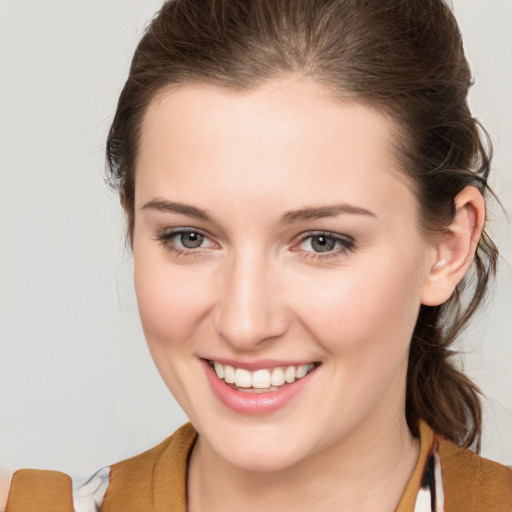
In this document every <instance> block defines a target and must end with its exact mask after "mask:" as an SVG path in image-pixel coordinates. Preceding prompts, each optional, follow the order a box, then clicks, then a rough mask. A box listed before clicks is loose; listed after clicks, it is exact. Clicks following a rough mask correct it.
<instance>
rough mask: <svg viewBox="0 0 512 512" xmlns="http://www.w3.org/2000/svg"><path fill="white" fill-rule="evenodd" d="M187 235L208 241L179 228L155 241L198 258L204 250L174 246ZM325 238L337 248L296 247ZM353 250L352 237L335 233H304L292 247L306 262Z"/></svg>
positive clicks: (199, 232)
mask: <svg viewBox="0 0 512 512" xmlns="http://www.w3.org/2000/svg"><path fill="white" fill-rule="evenodd" d="M188 233H194V234H197V235H200V236H202V237H204V239H207V240H210V237H209V235H208V234H207V233H205V232H204V231H202V230H200V229H197V228H188V229H184V228H179V229H176V230H174V231H165V232H162V233H158V234H157V236H156V237H155V239H156V240H157V241H159V242H160V243H161V244H162V245H163V246H164V247H165V248H166V249H167V250H168V251H169V252H171V253H173V254H174V255H175V256H176V257H181V258H186V257H192V258H194V257H199V256H201V255H202V254H203V251H204V248H203V247H197V248H195V249H191V248H186V247H180V246H177V245H176V242H174V241H173V240H174V239H176V238H177V237H179V236H183V235H186V234H188ZM320 237H325V238H326V239H328V240H329V241H331V242H333V243H334V244H335V245H338V246H339V247H338V248H336V249H332V250H330V251H326V252H325V253H322V252H314V251H305V250H302V249H300V248H297V246H301V245H302V244H303V243H304V242H306V241H307V240H313V239H314V238H320ZM310 243H311V242H310ZM354 249H355V240H354V239H353V238H352V237H349V236H347V235H338V234H336V233H331V232H329V231H313V232H309V233H304V234H303V235H302V236H301V237H300V239H299V241H298V243H297V244H295V245H294V246H293V247H292V249H291V250H292V251H297V252H299V251H301V252H303V253H304V254H303V257H304V258H305V259H307V260H312V259H315V260H326V259H329V258H333V257H336V256H340V255H342V254H346V253H348V252H353V251H354Z"/></svg>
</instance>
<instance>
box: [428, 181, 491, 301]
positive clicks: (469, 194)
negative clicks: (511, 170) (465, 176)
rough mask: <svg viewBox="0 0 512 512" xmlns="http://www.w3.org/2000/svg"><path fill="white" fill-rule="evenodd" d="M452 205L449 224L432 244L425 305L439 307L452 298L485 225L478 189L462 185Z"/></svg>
mask: <svg viewBox="0 0 512 512" xmlns="http://www.w3.org/2000/svg"><path fill="white" fill-rule="evenodd" d="M454 204H455V215H454V217H453V219H452V221H451V222H450V225H449V226H448V227H447V228H446V229H445V231H444V232H443V233H442V234H440V235H438V236H437V237H436V240H435V242H434V243H433V252H432V259H433V261H432V264H431V268H430V269H429V272H428V275H427V276H426V280H425V283H424V287H423V293H422V304H424V305H426V306H438V305H440V304H442V303H443V302H446V301H447V300H448V299H449V298H450V297H451V295H452V293H453V291H454V290H455V287H456V286H457V284H458V283H459V282H460V281H461V279H462V278H463V277H464V274H465V273H466V271H467V270H468V268H469V266H470V265H471V262H472V261H473V258H474V255H475V251H476V248H477V245H478V241H479V240H480V235H481V233H482V229H483V226H484V221H485V201H484V198H483V197H482V194H481V193H480V191H479V190H478V189H477V188H475V187H473V186H468V187H465V188H464V189H463V190H462V191H461V192H459V194H457V196H456V197H455V199H454Z"/></svg>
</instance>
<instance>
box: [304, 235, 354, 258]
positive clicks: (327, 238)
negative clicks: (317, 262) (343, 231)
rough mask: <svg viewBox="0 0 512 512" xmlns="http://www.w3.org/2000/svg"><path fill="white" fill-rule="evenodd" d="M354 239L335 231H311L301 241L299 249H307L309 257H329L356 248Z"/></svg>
mask: <svg viewBox="0 0 512 512" xmlns="http://www.w3.org/2000/svg"><path fill="white" fill-rule="evenodd" d="M354 244H355V242H354V239H353V238H351V237H348V236H346V235H338V234H335V233H324V232H317V233H309V234H307V235H304V236H303V237H302V238H301V240H300V243H299V246H298V248H299V250H301V251H305V252H306V253H308V254H307V257H317V258H321V257H329V256H336V255H339V254H343V253H346V252H347V251H350V250H352V249H353V248H354Z"/></svg>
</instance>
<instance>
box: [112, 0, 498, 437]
mask: <svg viewBox="0 0 512 512" xmlns="http://www.w3.org/2000/svg"><path fill="white" fill-rule="evenodd" d="M292 73H293V74H295V75H300V76H304V77H308V78H309V79H312V80H315V81H317V82H318V83H321V84H323V85H325V86H326V87H328V88H329V89H330V90H331V91H333V92H334V94H337V95H343V96H345V97H347V96H349V97H351V98H354V99H356V100H358V101H361V102H364V103H366V104H370V105H374V106H376V107H377V108H379V109H381V111H384V112H386V113H387V114H388V115H389V116H391V118H392V119H394V121H395V124H396V125H397V126H398V127H399V134H397V137H396V139H397V147H398V154H399V157H400V159H401V164H402V167H403V169H404V172H405V173H406V174H407V175H408V176H409V177H410V178H412V180H411V181H412V183H414V190H415V193H416V195H417V197H418V201H419V205H420V209H421V222H422V226H423V228H424V230H425V232H426V233H427V234H430V233H436V232H440V231H442V230H443V229H444V228H445V227H446V226H447V225H448V223H449V222H450V220H451V219H452V218H453V215H454V201H453V200H454V197H455V196H456V195H457V193H458V192H460V191H461V190H462V189H463V188H464V187H465V186H467V185H473V186H476V187H478V189H479V190H480V191H481V192H482V194H485V193H486V192H487V189H488V187H487V177H488V174H489V170H490V160H491V155H490V153H491V151H490V144H489V142H488V140H487V137H486V135H485V131H484V130H483V129H481V128H480V127H479V123H478V122H477V121H476V120H475V119H474V118H473V117H472V116H471V112H470V111H469V108H468V105H467V93H468V89H469V87H470V85H471V75H470V71H469V68H468V65H467V62H466V59H465V56H464V51H463V47H462V42H461V37H460V33H459V30H458V27H457V23H456V21H455V18H454V16H453V14H452V12H451V10H450V8H449V6H448V5H447V4H446V3H445V2H444V1H443V0H378V1H369V0H171V1H168V2H166V3H165V4H164V6H163V7H162V9H161V10H160V12H159V13H158V14H157V16H156V17H155V18H154V19H153V21H152V22H151V24H150V25H149V26H148V28H147V30H146V32H145V34H144V36H143V38H142V40H141V41H140V43H139V45H138V47H137V50H136V52H135V55H134V57H133V61H132V65H131V69H130V74H129V77H128V79H127V81H126V84H125V86H124V88H123V91H122V93H121V96H120V98H119V104H118V107H117V111H116V115H115V118H114V121H113V124H112V127H111V130H110V134H109V137H108V142H107V161H108V165H109V170H110V179H111V182H112V183H113V184H114V185H116V186H119V188H120V193H121V196H122V198H123V204H124V207H125V210H126V213H127V219H128V234H129V236H130V239H131V237H132V234H133V225H134V215H135V213H134V190H135V179H136V174H135V169H136V163H137V149H138V140H139V136H140V128H141V124H142V118H143V116H144V113H145V111H146V109H147V107H148V105H149V103H150V102H151V100H152V99H153V98H154V96H155V95H156V94H157V93H158V92H160V91H161V90H162V89H164V88H166V87H169V86H172V85H180V84H190V83H198V82H201V83H207V84H211V85H215V86H218V87H223V88H228V89H231V90H242V91H243V90H248V89H251V88H255V87H257V86H258V85H260V84H263V83H264V82H266V81H268V80H270V79H272V78H277V77H280V76H285V75H287V74H292ZM482 135H484V136H482ZM496 260H497V250H496V247H495V246H494V244H493V243H492V241H491V240H490V239H489V237H488V236H487V235H486V234H485V232H484V233H483V234H482V237H481V239H480V242H479V245H478V248H477V252H476V255H475V259H474V264H473V268H472V272H469V273H468V274H467V275H466V277H465V278H464V280H463V281H462V282H461V283H460V284H459V285H458V286H457V289H456V290H455V292H454V294H453V295H452V297H451V298H450V300H448V301H447V302H446V303H444V304H442V305H440V306H436V307H432V306H430V307H429V306H421V309H420V313H419V316H418V320H417V324H416V327H415V330H414V334H413V337H412V342H411V348H410V356H409V368H408V376H407V398H406V415H407V420H408V423H409V426H410V428H411V429H412V430H413V431H414V430H415V425H416V422H417V420H418V419H419V418H422V419H424V420H426V421H427V423H429V424H430V425H431V426H432V427H433V428H434V430H435V431H436V432H438V433H439V434H441V435H443V436H445V437H447V438H449V439H451V440H453V441H455V442H456V443H458V444H461V445H469V444H471V443H473V442H475V443H476V445H477V447H478V443H479V438H480V434H481V405H480V400H479V393H480V392H479V390H478V388H477V387H476V386H475V385H474V384H473V383H472V382H471V381H470V380H469V379H468V377H466V376H465V375H464V374H463V373H462V372H461V371H459V369H457V367H456V365H455V364H454V362H453V357H452V356H453V355H454V352H453V351H452V350H451V348H450V347H451V345H452V343H453V342H454V340H455V338H456V337H457V335H458V334H459V333H460V332H461V330H462V329H463V327H464V326H465V325H466V323H467V321H468V319H469V318H470V316H471V315H472V314H473V313H474V311H475V309H476V307H477V306H478V304H479V303H480V302H481V300H482V298H483V296H484V293H485V291H486V289H487V284H488V281H489V278H490V277H491V276H492V275H493V274H494V272H495V266H496ZM463 291H465V295H464V297H463V294H462V292H463ZM466 295H467V297H466Z"/></svg>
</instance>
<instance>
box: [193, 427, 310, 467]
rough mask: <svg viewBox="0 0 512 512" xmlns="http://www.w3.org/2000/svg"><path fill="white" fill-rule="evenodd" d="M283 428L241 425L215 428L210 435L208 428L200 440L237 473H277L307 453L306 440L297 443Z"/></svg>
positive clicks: (295, 462)
mask: <svg viewBox="0 0 512 512" xmlns="http://www.w3.org/2000/svg"><path fill="white" fill-rule="evenodd" d="M283 427H284V425H281V426H277V425H268V424H267V425H252V426H249V425H247V424H244V422H241V423H239V424H237V425H236V426H234V427H231V428H230V427H226V426H223V427H220V426H219V428H218V429H215V431H214V430H213V429H212V428H211V426H210V427H209V428H207V429H206V430H204V432H205V433H206V434H207V435H202V438H203V440H204V441H205V442H206V443H207V444H208V445H209V446H210V448H211V449H212V450H213V451H214V452H215V454H216V455H217V456H218V457H220V458H221V459H223V460H225V461H226V462H228V463H229V464H231V465H233V466H235V467H237V468H239V469H241V470H244V471H254V472H272V471H280V470H283V469H286V468H289V467H291V466H293V465H295V464H297V463H298V462H300V461H301V460H303V459H304V458H306V457H307V456H308V453H309V451H308V450H307V449H306V448H307V446H308V444H309V443H308V442H307V439H302V440H299V438H298V437H297V436H295V435H293V436H291V435H290V434H291V432H293V430H291V428H288V427H287V428H283ZM199 432H201V429H200V427H199ZM295 433H297V432H296V431H295ZM227 440H229V442H227Z"/></svg>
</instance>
